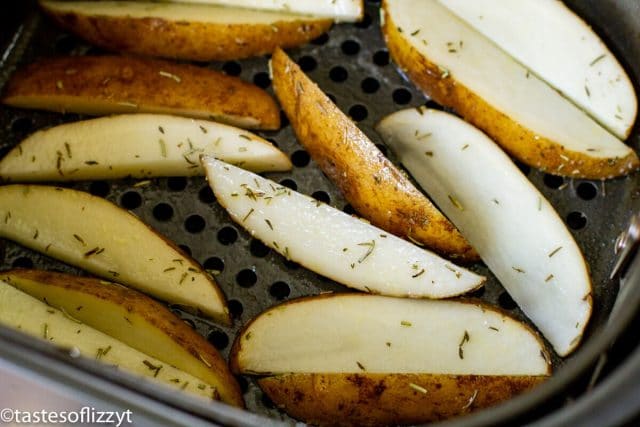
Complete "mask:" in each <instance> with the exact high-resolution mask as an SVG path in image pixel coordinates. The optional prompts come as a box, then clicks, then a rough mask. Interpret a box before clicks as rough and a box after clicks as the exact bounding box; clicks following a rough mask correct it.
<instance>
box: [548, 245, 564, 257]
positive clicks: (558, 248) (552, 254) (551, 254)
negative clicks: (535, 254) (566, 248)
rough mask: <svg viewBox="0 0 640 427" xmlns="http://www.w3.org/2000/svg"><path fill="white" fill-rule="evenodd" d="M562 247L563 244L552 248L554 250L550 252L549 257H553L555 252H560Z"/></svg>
mask: <svg viewBox="0 0 640 427" xmlns="http://www.w3.org/2000/svg"><path fill="white" fill-rule="evenodd" d="M560 249H562V246H558V247H557V248H555V249H554V250H552V251H551V252H550V253H549V258H551V257H552V256H554V255H555V254H557V253H558V251H560Z"/></svg>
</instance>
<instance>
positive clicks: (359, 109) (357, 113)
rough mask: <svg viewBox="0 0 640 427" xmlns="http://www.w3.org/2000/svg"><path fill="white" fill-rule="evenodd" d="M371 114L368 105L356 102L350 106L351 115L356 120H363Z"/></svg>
mask: <svg viewBox="0 0 640 427" xmlns="http://www.w3.org/2000/svg"><path fill="white" fill-rule="evenodd" d="M368 115H369V111H368V110H367V107H365V106H364V105H361V104H356V105H354V106H352V107H351V108H349V117H351V118H352V119H353V120H354V121H356V122H361V121H363V120H364V119H366V118H367V116H368Z"/></svg>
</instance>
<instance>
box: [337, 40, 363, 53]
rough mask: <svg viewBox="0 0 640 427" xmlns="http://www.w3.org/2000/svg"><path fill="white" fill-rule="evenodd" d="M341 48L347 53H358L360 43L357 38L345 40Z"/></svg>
mask: <svg viewBox="0 0 640 427" xmlns="http://www.w3.org/2000/svg"><path fill="white" fill-rule="evenodd" d="M340 48H341V49H342V53H344V54H345V55H357V54H358V52H360V43H358V42H357V41H355V40H345V41H343V42H342V45H340Z"/></svg>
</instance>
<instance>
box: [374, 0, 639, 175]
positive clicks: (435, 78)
mask: <svg viewBox="0 0 640 427" xmlns="http://www.w3.org/2000/svg"><path fill="white" fill-rule="evenodd" d="M388 3H389V0H383V2H382V11H383V12H382V13H384V19H383V26H382V32H383V35H384V38H385V41H386V44H387V47H388V48H389V54H390V56H391V58H392V59H393V61H394V62H395V63H396V64H397V65H398V66H399V67H400V69H401V70H402V71H403V72H404V73H406V74H407V75H408V76H409V78H410V79H411V80H412V81H413V82H414V83H415V84H416V86H418V87H419V88H420V89H421V90H423V91H424V92H425V93H427V94H428V95H429V96H430V97H432V98H433V99H434V100H435V101H436V102H438V103H440V104H442V105H445V106H448V107H451V108H453V109H454V110H455V111H456V112H457V113H459V114H460V115H461V116H462V117H463V118H464V119H465V120H466V121H468V122H469V123H471V124H473V125H474V126H476V127H477V128H479V129H482V130H483V131H484V132H485V133H487V134H488V135H489V136H490V137H491V138H492V139H493V140H495V141H496V142H498V143H499V144H500V146H501V147H502V148H503V149H504V150H505V151H506V152H507V153H508V154H509V155H511V156H513V157H515V158H516V159H518V160H520V161H521V162H523V163H526V164H527V165H529V166H532V167H534V168H538V169H541V170H543V171H546V172H549V173H552V174H555V175H563V176H569V177H572V178H586V179H607V178H614V177H618V176H624V175H627V174H629V173H631V172H633V171H635V170H637V169H638V168H640V160H639V159H638V157H637V155H636V154H635V153H631V154H629V155H628V156H626V157H624V158H615V159H612V158H609V159H607V158H595V157H590V156H587V155H585V154H584V153H580V152H576V151H571V150H567V149H565V148H564V147H563V146H562V145H560V144H558V143H556V142H554V141H551V140H549V139H547V138H545V137H542V136H538V135H536V133H535V132H533V131H532V130H531V129H527V128H525V127H524V126H522V125H520V124H519V123H517V122H516V121H514V120H512V119H511V118H510V117H508V116H507V115H505V114H504V113H502V112H500V111H498V110H496V109H495V108H493V106H491V105H490V104H489V103H488V102H486V101H485V100H484V99H482V98H481V97H480V96H478V95H477V94H476V93H474V92H473V90H472V88H468V87H466V86H464V85H462V84H461V83H460V82H458V81H456V80H455V78H454V76H450V75H448V74H447V73H444V72H443V71H442V69H440V68H439V67H438V66H437V64H434V63H432V62H430V61H429V60H428V59H427V58H426V57H424V56H423V55H421V54H420V53H419V52H418V51H417V50H416V49H415V48H414V47H413V46H411V45H410V44H409V43H408V42H407V40H406V39H405V38H404V36H403V35H402V33H401V32H400V31H399V30H398V27H397V25H396V24H395V23H394V22H393V19H392V18H391V16H390V14H389V13H388ZM575 171H578V172H575ZM574 172H575V173H574Z"/></svg>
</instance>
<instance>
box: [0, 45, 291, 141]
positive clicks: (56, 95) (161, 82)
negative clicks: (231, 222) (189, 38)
mask: <svg viewBox="0 0 640 427" xmlns="http://www.w3.org/2000/svg"><path fill="white" fill-rule="evenodd" d="M138 38H139V37H136V38H134V40H137V39H138ZM2 102H3V103H4V104H6V105H10V106H13V107H20V108H32V109H42V110H50V111H58V112H72V113H81V114H91V115H104V114H119V113H161V114H172V115H178V116H186V117H193V118H197V119H209V120H215V121H218V122H222V123H227V124H231V125H234V126H238V127H241V128H247V129H268V130H274V129H278V128H279V127H280V112H279V109H278V106H277V105H276V103H275V101H274V99H273V98H272V97H271V96H270V95H269V94H268V93H267V92H265V91H264V90H262V89H260V88H259V87H257V86H255V85H253V84H250V83H247V82H244V81H242V80H240V79H239V78H237V77H232V76H227V75H225V74H223V73H219V72H217V71H213V70H209V69H206V68H201V67H196V66H193V65H188V64H176V63H172V62H168V61H161V60H154V59H144V58H134V57H125V56H74V57H60V58H51V59H44V60H40V61H38V62H35V63H33V64H31V65H28V66H27V67H26V68H24V69H22V70H19V71H17V72H16V73H15V74H14V75H13V76H12V78H11V80H10V81H9V83H8V84H7V88H6V90H5V92H4V95H3V99H2Z"/></svg>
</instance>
